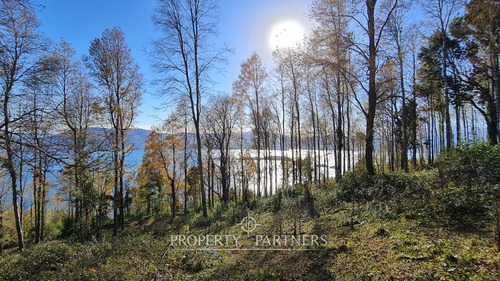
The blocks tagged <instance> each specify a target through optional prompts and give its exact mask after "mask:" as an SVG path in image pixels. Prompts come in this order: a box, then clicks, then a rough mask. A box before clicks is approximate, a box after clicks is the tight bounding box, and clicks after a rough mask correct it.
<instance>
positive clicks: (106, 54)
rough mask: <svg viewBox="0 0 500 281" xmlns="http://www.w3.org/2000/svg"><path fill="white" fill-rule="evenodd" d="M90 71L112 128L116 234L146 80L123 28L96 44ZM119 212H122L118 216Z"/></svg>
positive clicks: (106, 34) (89, 61) (106, 33)
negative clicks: (128, 157) (130, 138)
mask: <svg viewBox="0 0 500 281" xmlns="http://www.w3.org/2000/svg"><path fill="white" fill-rule="evenodd" d="M86 60H87V67H88V68H89V70H90V71H91V74H92V76H93V77H94V78H95V80H96V82H97V84H98V85H99V87H100V88H101V90H102V92H101V93H102V107H103V110H104V112H105V114H106V116H107V121H108V122H109V123H108V126H110V127H111V129H112V130H111V136H110V145H111V150H112V155H113V165H114V233H115V234H116V233H117V229H118V226H120V227H121V229H123V228H124V200H123V199H124V197H123V195H124V194H123V190H124V178H123V177H124V172H125V171H124V168H125V156H126V154H127V153H128V152H129V151H130V150H131V147H130V146H127V143H126V135H127V131H128V130H129V129H130V128H131V127H132V124H133V122H134V120H135V117H136V114H137V107H138V106H139V103H140V101H141V95H142V85H143V76H142V74H141V73H139V66H138V65H137V63H136V62H135V61H134V59H133V58H132V55H131V50H130V48H129V47H127V45H126V43H125V35H124V34H123V31H122V30H121V29H120V28H119V27H114V28H112V29H111V30H110V29H106V30H105V31H104V32H103V33H102V37H101V38H96V39H94V40H93V41H92V43H91V45H90V49H89V57H88V58H87V59H86ZM118 209H119V212H118Z"/></svg>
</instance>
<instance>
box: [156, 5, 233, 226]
mask: <svg viewBox="0 0 500 281" xmlns="http://www.w3.org/2000/svg"><path fill="white" fill-rule="evenodd" d="M216 15H217V5H216V3H215V1H202V0H158V7H157V9H156V11H155V13H154V16H153V23H154V24H155V25H156V26H157V27H158V28H159V29H160V31H161V32H162V33H163V34H164V37H162V38H160V39H157V40H155V41H154V42H153V50H152V52H151V55H152V57H153V59H154V67H155V68H156V70H157V71H158V73H159V74H161V75H163V77H161V78H160V79H158V81H157V82H158V83H159V84H160V85H161V86H162V87H163V89H164V90H165V93H167V94H169V95H171V96H179V95H185V96H187V98H188V100H189V107H190V109H191V117H192V119H193V124H194V128H195V133H196V144H197V158H198V170H199V174H200V190H201V201H202V209H203V215H204V216H205V217H206V216H207V206H206V194H205V185H204V179H203V158H202V149H201V134H200V115H201V107H202V97H203V95H204V94H205V93H206V91H207V90H208V84H209V82H210V81H209V74H210V71H211V70H212V69H213V68H214V67H215V66H217V64H218V63H220V62H221V61H222V60H223V58H224V54H225V53H226V52H227V51H228V50H227V49H217V48H215V47H214V46H211V45H210V44H209V42H208V38H209V37H210V36H211V35H214V34H215V32H216V18H217V17H216Z"/></svg>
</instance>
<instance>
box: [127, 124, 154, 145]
mask: <svg viewBox="0 0 500 281" xmlns="http://www.w3.org/2000/svg"><path fill="white" fill-rule="evenodd" d="M150 132H151V130H145V129H139V128H136V129H132V130H130V132H129V133H128V134H127V143H128V144H130V145H133V149H134V150H144V145H145V144H146V139H147V137H148V135H149V133H150Z"/></svg>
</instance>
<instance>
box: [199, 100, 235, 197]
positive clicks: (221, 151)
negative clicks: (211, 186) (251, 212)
mask: <svg viewBox="0 0 500 281" xmlns="http://www.w3.org/2000/svg"><path fill="white" fill-rule="evenodd" d="M236 121H237V118H236V102H235V99H234V98H233V97H229V96H217V97H215V98H213V99H212V101H211V102H210V104H209V106H208V108H207V115H206V124H205V125H206V127H205V129H206V130H207V131H208V137H209V138H210V139H211V142H212V143H213V145H214V146H215V148H216V149H217V150H218V155H217V156H218V159H219V161H218V163H217V166H218V168H219V172H220V182H221V186H222V201H223V202H224V203H227V202H228V201H229V200H230V198H229V188H230V185H231V179H230V171H231V170H230V160H231V155H230V151H229V149H230V145H231V140H232V135H233V130H234V127H235V126H236Z"/></svg>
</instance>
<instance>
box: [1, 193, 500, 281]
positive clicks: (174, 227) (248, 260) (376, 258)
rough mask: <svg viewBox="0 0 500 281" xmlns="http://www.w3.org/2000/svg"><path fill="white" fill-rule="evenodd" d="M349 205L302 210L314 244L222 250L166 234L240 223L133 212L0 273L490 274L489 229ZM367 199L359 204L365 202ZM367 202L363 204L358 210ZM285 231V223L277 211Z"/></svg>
mask: <svg viewBox="0 0 500 281" xmlns="http://www.w3.org/2000/svg"><path fill="white" fill-rule="evenodd" d="M352 207H353V205H350V204H347V203H343V206H342V207H341V208H339V209H340V211H331V212H330V213H329V214H325V215H323V216H321V217H320V218H317V219H312V220H302V221H301V223H300V231H301V232H302V233H308V234H319V235H326V237H327V240H328V244H327V245H326V246H325V247H324V248H322V249H320V250H316V251H230V250H228V249H225V248H223V247H222V248H219V249H215V250H211V249H204V248H200V250H198V251H185V250H182V249H180V248H174V247H171V246H170V235H171V234H178V233H179V231H181V232H184V233H186V234H193V235H199V234H221V235H223V234H235V235H242V237H243V238H242V240H243V246H241V247H242V248H251V247H252V245H253V242H254V241H253V239H254V238H252V237H246V235H245V234H244V233H243V231H242V230H241V227H240V225H238V224H229V223H226V222H218V223H215V222H212V223H210V224H209V225H207V226H196V225H197V222H196V219H193V218H178V219H177V220H176V221H175V222H174V223H169V220H168V219H152V218H150V219H148V220H145V221H137V222H131V226H130V227H129V229H127V230H126V231H124V232H122V233H120V235H119V236H117V237H111V236H105V238H104V239H103V241H100V242H94V243H90V242H89V243H86V244H79V243H74V242H71V241H69V240H68V241H50V242H43V243H41V244H39V245H36V246H34V247H31V248H29V249H27V250H26V251H25V252H23V253H16V252H12V253H10V254H8V255H7V256H5V257H3V258H2V259H1V260H0V279H1V280H329V279H332V280H333V279H338V280H390V279H393V280H498V278H499V276H500V254H499V252H498V251H497V250H496V247H495V246H494V243H493V235H494V234H493V231H492V229H489V228H486V229H483V230H481V231H475V232H458V231H456V230H455V229H450V228H446V227H428V226H425V224H422V223H421V222H420V221H419V220H417V219H407V218H406V217H405V216H404V214H401V215H399V216H397V217H396V218H392V219H382V218H380V217H378V216H376V215H374V212H372V211H370V207H368V206H364V205H361V206H359V205H358V206H357V207H358V208H359V209H360V210H361V211H358V212H357V213H356V218H355V221H357V222H358V223H356V224H350V223H347V222H351V221H352V217H351V216H352V212H351V211H350V209H351V208H352ZM365 207H366V208H365ZM363 209H365V210H363ZM276 216H277V214H276V213H273V212H271V211H265V210H261V211H256V212H253V213H252V217H254V218H255V219H256V220H257V222H258V223H259V224H261V225H259V226H258V228H257V229H256V232H258V233H264V234H265V233H273V231H275V230H276V227H275V224H276V220H275V217H276ZM282 231H283V233H288V234H290V233H291V232H292V227H291V221H287V220H285V221H282Z"/></svg>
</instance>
